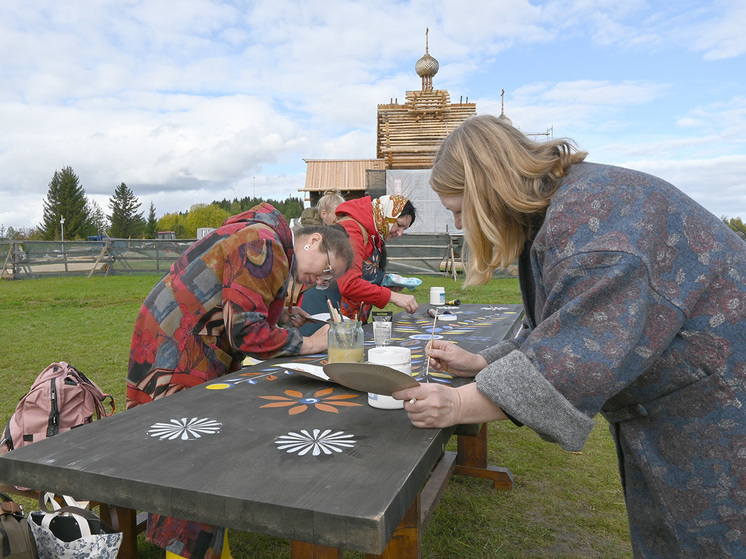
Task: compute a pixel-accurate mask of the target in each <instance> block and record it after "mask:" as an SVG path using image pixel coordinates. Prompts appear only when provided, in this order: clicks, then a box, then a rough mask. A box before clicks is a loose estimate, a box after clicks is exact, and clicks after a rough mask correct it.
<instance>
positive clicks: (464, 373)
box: [425, 340, 487, 377]
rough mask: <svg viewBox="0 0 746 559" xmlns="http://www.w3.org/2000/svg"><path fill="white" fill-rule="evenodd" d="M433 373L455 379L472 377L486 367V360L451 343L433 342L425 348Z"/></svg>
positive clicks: (443, 341)
mask: <svg viewBox="0 0 746 559" xmlns="http://www.w3.org/2000/svg"><path fill="white" fill-rule="evenodd" d="M425 354H426V355H428V356H429V359H430V368H431V369H432V370H433V371H436V372H440V371H444V372H446V373H451V374H452V375H456V376H457V377H473V376H476V375H477V373H478V372H479V371H481V370H482V369H484V368H485V367H486V366H487V360H486V359H485V358H484V357H482V356H481V355H479V354H478V353H471V352H470V351H466V350H465V349H462V348H460V347H459V346H457V345H456V344H454V343H453V342H447V341H445V340H433V341H432V342H428V344H427V345H426V346H425Z"/></svg>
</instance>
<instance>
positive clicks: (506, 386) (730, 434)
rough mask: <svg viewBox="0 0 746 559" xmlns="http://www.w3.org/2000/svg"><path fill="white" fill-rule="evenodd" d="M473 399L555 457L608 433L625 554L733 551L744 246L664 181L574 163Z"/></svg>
mask: <svg viewBox="0 0 746 559" xmlns="http://www.w3.org/2000/svg"><path fill="white" fill-rule="evenodd" d="M520 268H521V285H522V291H523V295H524V303H525V305H526V316H527V324H526V328H525V329H524V331H523V332H522V333H521V335H520V336H519V337H518V338H517V339H516V340H512V341H510V342H503V343H502V344H499V345H497V346H495V347H492V348H488V349H486V350H484V351H483V352H482V354H483V355H484V356H485V358H486V359H487V361H488V363H489V365H488V366H487V367H486V368H485V369H484V370H483V371H482V372H480V373H479V375H478V376H477V379H476V381H477V386H478V388H479V390H480V391H481V392H482V393H483V394H485V395H486V396H487V397H489V398H490V399H491V400H493V401H494V402H495V403H496V404H497V405H499V406H500V407H501V408H502V409H503V410H504V411H505V412H506V413H508V414H509V415H510V416H511V417H513V418H515V420H516V421H518V422H520V423H523V424H525V425H527V426H529V427H531V428H532V429H534V430H536V431H537V432H538V433H539V435H541V436H542V437H543V438H544V439H546V440H549V441H554V442H557V443H559V444H560V445H561V446H562V447H563V448H565V449H567V450H579V449H580V448H582V446H583V444H584V442H585V440H586V438H587V436H588V434H589V433H590V431H591V429H592V427H593V425H594V423H593V420H592V418H593V417H594V416H595V415H596V414H598V413H601V414H602V415H603V416H604V417H605V418H606V419H607V420H608V421H609V423H610V425H611V431H612V435H613V436H614V440H615V442H616V445H617V452H618V456H619V466H620V472H621V477H622V483H623V486H624V494H625V499H626V503H627V510H628V515H629V521H630V530H631V537H632V545H633V549H634V553H635V557H638V558H640V557H645V558H666V559H669V558H673V557H675V558H682V557H703V558H704V557H707V558H710V557H713V558H714V557H717V558H735V557H746V412H745V411H744V404H745V403H746V243H744V241H743V240H741V239H740V238H739V237H738V236H737V235H735V233H733V232H732V231H731V230H730V229H729V228H728V227H727V226H726V225H725V224H723V223H722V221H721V220H719V219H718V218H717V217H715V216H713V215H712V214H710V213H709V212H707V211H706V210H705V209H704V208H702V207H701V206H699V205H698V204H697V203H695V202H694V201H693V200H691V199H690V198H688V197H687V196H686V195H685V194H683V193H682V192H681V191H679V190H677V189H676V188H674V187H673V186H672V185H670V184H668V183H666V182H664V181H662V180H660V179H657V178H655V177H652V176H650V175H646V174H644V173H639V172H636V171H631V170H628V169H622V168H618V167H612V166H605V165H596V164H592V163H581V164H576V165H574V166H573V167H572V168H571V170H570V172H569V173H568V175H567V176H566V177H565V178H564V179H563V182H562V185H561V187H560V188H559V190H558V191H557V192H556V193H555V194H554V196H553V197H552V201H551V204H550V206H549V208H548V210H547V213H546V216H545V219H544V221H543V223H542V224H541V227H540V228H539V230H538V231H537V232H536V235H535V237H534V239H533V243H532V244H531V245H530V246H529V247H527V249H526V250H525V251H524V254H523V255H522V257H521V266H520Z"/></svg>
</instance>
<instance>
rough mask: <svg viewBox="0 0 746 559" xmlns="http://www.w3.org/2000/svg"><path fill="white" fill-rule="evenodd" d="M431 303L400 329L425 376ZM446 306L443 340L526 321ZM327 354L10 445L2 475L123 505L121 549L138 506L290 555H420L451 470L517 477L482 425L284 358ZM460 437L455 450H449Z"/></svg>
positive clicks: (514, 308)
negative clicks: (432, 415) (418, 419)
mask: <svg viewBox="0 0 746 559" xmlns="http://www.w3.org/2000/svg"><path fill="white" fill-rule="evenodd" d="M426 310H427V307H426V306H425V307H423V308H422V309H421V310H420V311H418V313H416V314H415V315H412V316H409V315H406V314H403V313H401V314H399V315H396V317H395V324H394V334H393V337H394V339H393V343H394V344H401V345H405V346H407V347H410V349H411V350H412V359H413V363H412V370H413V374H414V375H415V376H417V375H420V379H421V382H423V381H424V379H422V377H421V375H422V374H423V373H424V371H425V355H424V346H425V344H426V343H427V341H428V340H429V339H430V336H431V334H432V322H433V321H432V318H430V317H429V316H428V315H427V314H426ZM452 312H454V313H455V317H454V318H455V320H451V321H449V322H445V321H440V320H439V321H438V325H437V327H436V330H435V335H436V336H443V337H444V338H446V339H451V340H453V341H455V342H457V343H459V344H460V345H461V346H463V347H466V348H467V349H470V350H476V349H479V348H481V347H485V346H486V345H489V344H492V343H495V342H497V341H499V340H501V339H505V338H508V337H512V336H513V335H514V334H515V332H516V331H517V329H518V328H519V327H520V322H521V318H522V307H521V306H520V305H499V306H488V305H462V306H461V307H459V308H457V309H453V310H452ZM441 317H442V314H441ZM366 330H367V328H366ZM372 346H373V340H372V335H371V333H370V332H368V331H366V347H372ZM325 358H326V355H315V356H305V357H296V358H291V359H288V358H285V359H275V360H270V361H264V362H261V363H258V364H256V365H253V366H251V367H245V368H243V369H241V370H240V371H238V372H237V373H235V374H232V375H229V376H226V377H222V378H220V379H218V380H216V381H213V382H210V383H206V384H204V385H200V386H197V387H194V388H192V389H190V390H186V391H184V392H181V393H178V394H175V395H173V396H170V397H168V398H164V399H162V400H158V401H156V402H153V403H151V404H148V405H146V406H140V407H138V408H135V409H133V410H130V411H127V412H123V413H118V414H116V415H114V416H112V417H109V418H106V419H104V420H100V421H96V422H94V423H92V424H90V425H85V426H82V427H80V428H77V429H74V430H72V431H69V432H66V433H63V434H61V435H58V436H55V437H52V438H50V439H46V440H42V441H39V442H37V443H34V444H33V445H29V446H26V447H23V448H20V449H17V450H14V451H12V452H11V453H8V454H6V455H3V456H2V457H0V481H2V483H5V484H13V485H19V486H25V487H33V488H36V489H39V490H44V491H54V492H56V493H60V494H68V495H74V496H75V497H77V498H79V499H89V500H92V501H98V502H103V503H110V504H112V505H115V506H116V507H118V509H115V510H119V512H120V514H121V513H124V517H125V518H126V519H127V522H126V528H125V530H126V531H127V532H128V533H127V534H126V536H128V537H127V538H126V539H127V540H128V542H129V543H126V544H125V545H124V546H123V549H122V551H121V552H120V557H135V556H136V543H133V540H132V538H131V537H129V536H131V535H132V534H131V533H132V531H133V529H134V518H135V515H134V512H133V511H136V510H140V511H150V512H158V513H161V514H166V515H170V516H175V517H180V518H187V519H191V520H198V521H203V522H209V523H213V524H217V525H222V526H227V527H229V528H232V529H236V530H243V531H251V532H258V533H263V534H269V535H274V536H278V537H282V538H285V539H289V540H291V541H292V554H293V557H341V555H342V551H341V550H343V549H349V550H355V551H359V552H363V553H366V554H368V556H370V557H387V558H400V557H419V556H420V532H421V530H422V529H423V527H424V525H426V524H427V521H428V520H429V518H430V515H431V513H432V510H433V508H434V506H435V505H436V504H437V502H438V500H439V498H440V495H441V493H442V491H443V489H444V487H445V484H446V482H447V480H448V479H449V478H450V476H451V475H453V474H454V473H455V474H465V475H476V476H479V477H483V478H487V479H491V480H493V482H494V487H496V488H509V487H511V486H512V475H511V474H510V472H509V471H508V470H507V469H505V468H496V467H493V466H488V465H487V449H486V440H487V432H486V426H485V425H481V426H462V427H459V428H458V430H457V428H456V427H452V428H447V429H417V428H415V427H413V426H412V425H411V423H410V421H409V419H408V418H407V415H406V413H405V412H404V411H403V410H379V409H375V408H372V407H370V406H369V405H368V404H367V394H364V393H361V392H356V391H354V390H350V389H347V388H345V387H343V386H340V385H338V384H334V383H326V382H323V381H319V380H315V379H310V378H307V377H304V376H301V375H298V374H294V373H292V372H291V371H289V370H286V369H283V368H281V367H278V366H277V364H278V363H282V362H288V361H295V362H306V363H314V364H323V363H324V362H325ZM428 381H429V382H441V383H444V384H453V383H458V382H464V379H452V378H451V377H450V376H449V375H444V374H440V375H436V374H431V375H430V378H429V379H428ZM454 433H456V434H457V435H458V439H459V441H458V452H455V453H450V452H446V453H444V448H445V445H446V443H447V442H448V441H449V439H450V438H451V436H452V435H454ZM133 547H134V549H133Z"/></svg>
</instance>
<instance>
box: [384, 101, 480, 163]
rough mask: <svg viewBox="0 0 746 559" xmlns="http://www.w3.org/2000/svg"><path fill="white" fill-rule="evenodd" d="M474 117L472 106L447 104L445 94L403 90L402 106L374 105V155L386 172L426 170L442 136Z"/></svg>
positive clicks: (474, 109) (473, 105)
mask: <svg viewBox="0 0 746 559" xmlns="http://www.w3.org/2000/svg"><path fill="white" fill-rule="evenodd" d="M475 114H477V104H476V103H469V102H468V100H467V102H466V103H451V102H450V96H449V94H448V91H445V90H439V89H436V90H432V89H431V90H424V89H423V90H422V91H407V97H406V102H405V103H404V104H403V105H400V104H399V103H394V102H391V103H388V104H382V105H378V137H377V149H376V155H377V156H378V158H379V159H383V160H384V161H385V162H386V168H387V169H429V168H430V167H432V165H433V159H434V158H435V154H436V152H437V151H438V148H439V147H440V143H441V142H442V141H443V140H444V139H445V137H446V136H447V135H448V134H450V133H451V132H452V131H453V130H454V129H455V128H456V127H458V126H459V124H461V123H462V122H463V121H464V120H466V119H467V118H469V117H470V116H472V115H475Z"/></svg>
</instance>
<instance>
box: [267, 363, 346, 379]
mask: <svg viewBox="0 0 746 559" xmlns="http://www.w3.org/2000/svg"><path fill="white" fill-rule="evenodd" d="M277 366H278V367H282V368H283V369H288V370H289V371H293V372H294V373H298V374H299V375H303V376H304V377H309V378H315V379H316V380H325V381H330V380H332V379H330V378H329V377H328V376H327V375H326V373H325V372H324V368H323V367H321V366H319V365H309V364H308V363H279V364H278V365H277Z"/></svg>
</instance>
